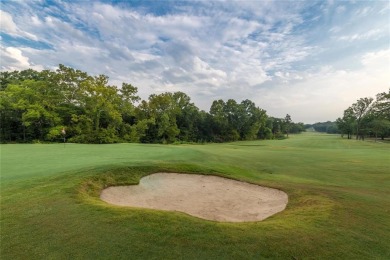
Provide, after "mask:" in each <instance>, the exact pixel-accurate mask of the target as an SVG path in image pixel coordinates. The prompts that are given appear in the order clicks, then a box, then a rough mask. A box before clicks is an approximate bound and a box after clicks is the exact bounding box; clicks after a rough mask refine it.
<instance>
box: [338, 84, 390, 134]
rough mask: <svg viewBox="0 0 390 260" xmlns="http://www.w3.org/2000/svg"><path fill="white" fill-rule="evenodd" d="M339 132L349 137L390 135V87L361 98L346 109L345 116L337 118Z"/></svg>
mask: <svg viewBox="0 0 390 260" xmlns="http://www.w3.org/2000/svg"><path fill="white" fill-rule="evenodd" d="M336 124H337V127H338V129H339V132H340V133H341V134H342V135H343V136H344V135H346V136H347V138H348V139H351V138H352V136H353V135H354V136H355V138H356V139H362V140H364V138H365V137H367V136H370V137H375V139H377V138H381V139H382V140H383V139H384V138H385V137H389V136H390V89H389V92H388V93H386V92H383V93H379V94H377V95H376V99H375V100H374V99H373V98H371V97H366V98H360V99H358V100H357V101H356V102H355V103H353V104H352V105H351V106H350V107H348V108H347V109H346V110H344V114H343V117H340V118H338V119H337V120H336Z"/></svg>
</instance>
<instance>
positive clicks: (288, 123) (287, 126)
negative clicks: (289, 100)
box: [284, 114, 292, 137]
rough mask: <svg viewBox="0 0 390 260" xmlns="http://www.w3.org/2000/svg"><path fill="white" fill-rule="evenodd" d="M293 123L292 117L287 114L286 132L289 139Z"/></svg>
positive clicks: (285, 121) (285, 120)
mask: <svg viewBox="0 0 390 260" xmlns="http://www.w3.org/2000/svg"><path fill="white" fill-rule="evenodd" d="M291 122H292V120H291V116H290V115H289V114H287V115H286V117H285V118H284V126H285V131H286V134H287V137H288V133H289V131H290V126H291Z"/></svg>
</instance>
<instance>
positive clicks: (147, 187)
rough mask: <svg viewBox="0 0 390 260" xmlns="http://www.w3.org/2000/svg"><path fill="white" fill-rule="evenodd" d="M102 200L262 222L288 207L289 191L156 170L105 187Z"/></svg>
mask: <svg viewBox="0 0 390 260" xmlns="http://www.w3.org/2000/svg"><path fill="white" fill-rule="evenodd" d="M100 197H101V199H102V200H103V201H106V202H108V203H111V204H114V205H119V206H130V207H140V208H148V209H159V210H168V211H180V212H184V213H187V214H189V215H192V216H196V217H199V218H202V219H207V220H214V221H223V222H246V221H260V220H263V219H265V218H268V217H269V216H272V215H274V214H276V213H278V212H280V211H282V210H284V209H285V207H286V205H287V202H288V196H287V194H286V193H285V192H283V191H280V190H277V189H272V188H267V187H262V186H258V185H254V184H249V183H246V182H240V181H235V180H230V179H226V178H221V177H216V176H209V175H195V174H178V173H155V174H151V175H148V176H146V177H143V178H142V179H141V180H140V183H139V185H130V186H115V187H109V188H107V189H104V190H103V191H102V193H101V196H100Z"/></svg>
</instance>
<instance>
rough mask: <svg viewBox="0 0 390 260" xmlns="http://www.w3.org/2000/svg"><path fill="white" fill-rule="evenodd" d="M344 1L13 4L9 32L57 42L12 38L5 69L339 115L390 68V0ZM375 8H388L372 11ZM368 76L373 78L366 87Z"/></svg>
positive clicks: (205, 102) (205, 104)
mask: <svg viewBox="0 0 390 260" xmlns="http://www.w3.org/2000/svg"><path fill="white" fill-rule="evenodd" d="M142 4H143V3H141V5H142ZM338 4H339V3H337V2H324V3H321V5H320V6H319V5H318V4H316V3H312V2H310V1H306V2H301V1H298V2H297V1H295V2H285V1H260V2H259V1H210V2H207V1H201V2H198V3H197V4H196V5H195V4H192V3H191V2H184V3H183V4H182V5H180V6H175V7H174V8H171V9H170V11H169V12H167V13H165V14H156V13H153V12H150V11H149V10H148V6H142V7H140V8H135V7H131V6H130V4H127V3H126V2H123V3H122V2H121V3H120V4H118V5H110V4H104V3H100V2H90V1H80V2H58V3H57V4H54V5H50V6H46V7H44V8H43V7H42V4H40V3H39V2H30V3H29V4H26V3H24V2H23V1H22V2H20V3H19V2H16V3H15V5H6V4H5V5H4V6H5V9H4V11H2V15H1V24H2V29H3V28H6V29H4V30H5V33H6V34H9V35H12V36H14V37H17V38H18V39H19V38H26V39H30V40H35V39H39V42H42V43H45V44H46V45H47V46H50V48H49V47H42V48H38V47H36V46H34V45H29V44H25V45H23V44H22V43H20V45H18V44H15V42H4V47H2V49H1V52H2V54H1V55H2V56H1V58H2V70H7V69H10V68H13V69H25V68H29V67H32V68H37V65H42V66H41V67H45V68H52V67H54V66H57V65H58V64H59V63H61V64H65V65H68V66H72V67H75V68H77V69H81V70H83V71H87V72H88V73H90V74H102V73H103V74H106V75H108V76H109V77H110V79H111V84H117V85H118V86H120V85H121V82H123V81H125V82H129V83H132V84H133V85H135V86H137V87H138V88H139V94H140V95H141V97H142V98H147V96H148V95H150V94H152V93H156V92H164V91H183V92H186V93H187V94H189V96H191V98H192V99H193V101H194V102H195V103H196V104H197V105H198V106H199V107H200V108H202V109H206V110H207V109H208V108H209V106H210V105H211V102H212V101H213V100H214V99H220V98H222V99H228V98H234V99H237V101H239V99H247V98H249V99H252V100H253V101H255V102H256V104H257V105H259V106H260V107H263V108H265V109H267V110H268V111H269V113H270V114H271V115H277V116H284V115H285V114H286V113H291V114H292V115H293V113H294V114H295V115H296V116H295V117H296V120H302V121H305V120H306V121H307V120H310V121H312V120H315V119H314V118H315V115H317V118H318V120H328V119H335V117H336V116H335V115H338V114H339V113H340V109H341V112H342V110H343V109H345V107H346V106H349V105H350V103H348V102H351V99H353V100H352V102H353V101H354V99H356V98H359V97H361V96H358V95H362V96H364V95H366V94H367V92H368V90H367V89H369V91H371V92H375V91H377V90H380V91H383V88H386V87H388V79H387V78H386V76H384V75H387V74H388V73H387V72H388V68H389V65H388V63H386V61H385V60H386V57H387V56H386V55H388V52H387V54H386V52H385V51H375V50H378V49H383V45H382V46H380V45H377V44H378V43H380V42H381V41H382V42H383V41H384V40H386V39H388V38H389V35H388V29H389V25H388V23H387V21H388V20H387V18H386V19H384V18H383V17H385V16H386V15H384V14H388V10H389V9H388V6H389V5H388V4H386V5H387V7H385V8H383V5H378V6H376V5H374V7H371V6H369V5H367V4H364V3H360V4H359V5H356V6H354V5H349V4H348V3H347V2H343V6H340V5H338ZM168 5H169V4H167V6H168ZM386 8H387V9H386ZM376 12H377V13H379V14H381V13H384V14H381V18H380V19H374V18H376V17H375V15H376ZM3 13H5V15H3ZM353 15H359V17H360V18H359V19H362V18H361V17H363V16H364V20H363V19H362V20H358V19H357V18H355V17H354V16H353ZM372 17H374V18H372ZM383 21H384V22H383ZM3 24H4V26H3ZM5 25H7V26H5ZM34 37H35V38H34ZM373 40H378V41H373ZM340 41H342V42H340ZM362 42H363V43H367V45H365V46H363V45H359V44H360V43H362ZM368 43H369V44H368ZM387 43H388V41H387ZM348 44H349V45H348ZM346 45H348V46H352V45H353V48H352V47H351V48H349V49H348V50H346V47H345V46H346ZM368 45H370V46H373V47H370V46H369V47H367V46H368ZM343 48H345V49H343ZM370 48H372V49H370ZM347 51H349V52H350V53H349V54H348V55H350V57H355V61H356V57H361V59H360V60H359V61H361V66H362V68H360V69H357V68H356V64H359V63H358V62H354V63H353V64H348V62H349V61H350V60H352V59H353V58H349V60H348V59H347V58H345V57H346V54H345V52H347ZM333 53H336V54H333ZM362 53H365V54H364V55H363V56H362ZM327 54H333V56H337V57H327V56H326V55H327ZM338 54H340V55H338ZM321 55H323V56H321ZM325 56H326V57H325ZM329 56H331V55H329ZM387 59H388V58H387ZM347 61H348V62H347ZM335 63H337V64H338V65H337V66H336V65H335ZM34 64H37V65H34ZM340 64H341V65H340ZM379 64H380V65H379ZM386 69H387V71H386ZM386 80H387V81H386ZM368 81H371V82H373V84H375V86H373V85H370V88H367V85H369V84H368ZM383 82H387V83H386V84H387V85H386V84H385V86H383V84H384V83H383ZM352 87H356V88H352ZM380 91H378V92H380ZM375 94H376V93H373V94H371V95H372V96H373V95H375ZM334 102H336V105H335V104H334ZM319 104H322V105H319ZM313 107H315V108H316V109H312V108H313ZM298 115H299V116H298ZM301 115H302V116H301ZM305 115H307V117H306V119H305Z"/></svg>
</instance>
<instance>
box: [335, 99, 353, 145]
mask: <svg viewBox="0 0 390 260" xmlns="http://www.w3.org/2000/svg"><path fill="white" fill-rule="evenodd" d="M355 121H356V117H355V115H354V112H353V110H352V108H351V107H349V108H347V109H346V110H344V116H343V117H342V118H338V119H337V120H336V124H337V127H338V129H339V130H340V131H341V135H342V136H343V135H344V134H347V138H348V139H351V138H352V133H353V128H354V125H355Z"/></svg>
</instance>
